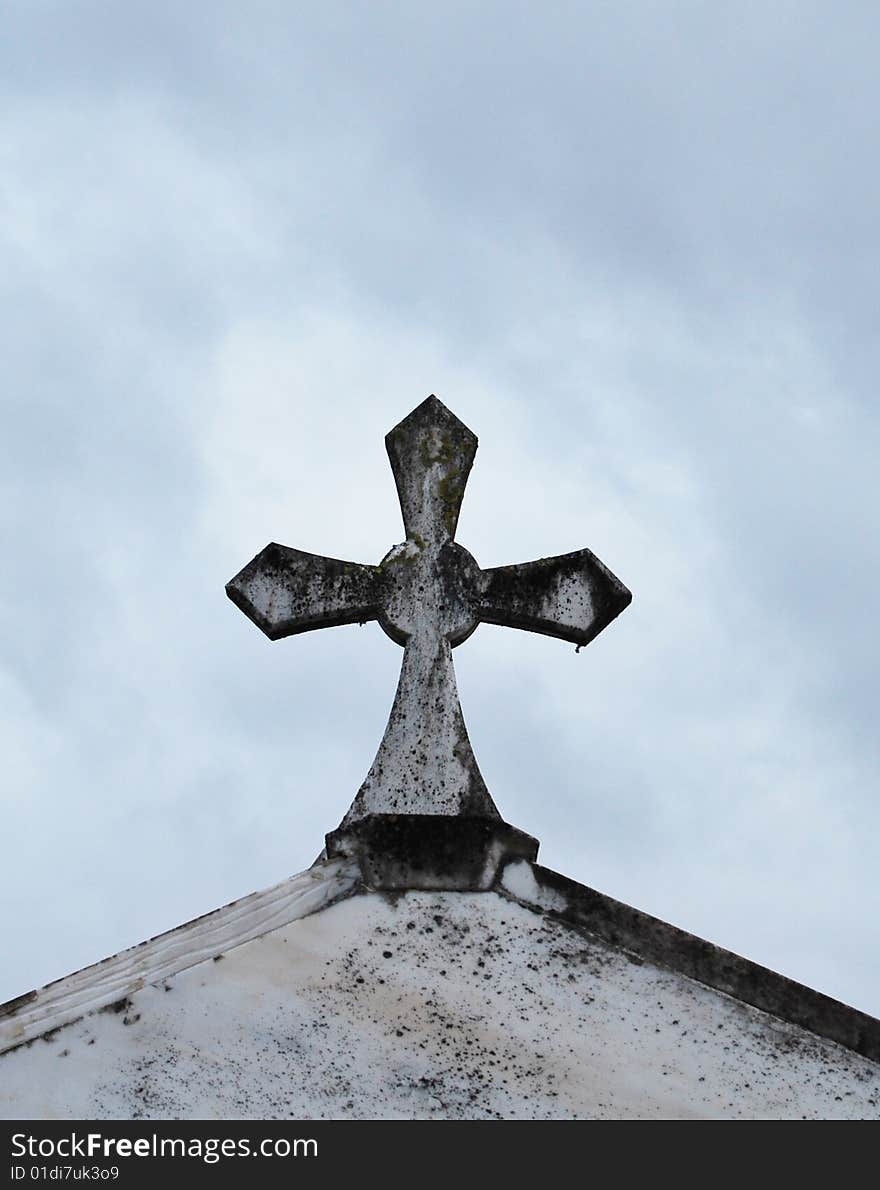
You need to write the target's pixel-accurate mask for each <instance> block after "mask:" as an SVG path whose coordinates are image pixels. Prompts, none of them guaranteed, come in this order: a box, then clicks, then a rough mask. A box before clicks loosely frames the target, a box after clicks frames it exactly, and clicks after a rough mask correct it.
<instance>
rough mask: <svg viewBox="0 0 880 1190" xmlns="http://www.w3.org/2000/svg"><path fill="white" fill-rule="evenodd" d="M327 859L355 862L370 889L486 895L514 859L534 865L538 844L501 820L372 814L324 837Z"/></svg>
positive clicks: (433, 815)
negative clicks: (500, 873)
mask: <svg viewBox="0 0 880 1190" xmlns="http://www.w3.org/2000/svg"><path fill="white" fill-rule="evenodd" d="M326 843H327V858H328V859H337V858H341V857H343V856H351V857H354V858H356V859H357V860H358V862H359V863H360V867H361V873H362V876H363V880H364V883H365V884H366V885H367V886H368V887H369V888H375V889H385V890H389V891H390V890H397V891H402V890H404V889H444V890H452V891H457V892H486V891H487V890H488V889H490V888H491V887H492V885H493V884H494V882H495V878H496V876H497V874H498V871H499V869H500V868H501V867H502V866H503V865H504V864H506V863H507V862H508V861H509V860H512V859H526V860H530V861H534V860H535V859H536V858H537V855H538V840H537V839H533V838H532V836H531V835H527V834H525V833H524V832H523V831H520V830H517V829H516V827H513V826H509V825H508V824H507V823H506V822H504V821H502V819H500V818H463V817H459V816H455V817H453V816H451V815H445V814H371V815H369V816H368V817H366V818H363V819H361V820H360V821H359V822H355V823H352V824H351V825H350V826H347V827H345V828H344V829H343V828H340V829H338V830H335V831H331V832H330V834H329V835H327V837H326Z"/></svg>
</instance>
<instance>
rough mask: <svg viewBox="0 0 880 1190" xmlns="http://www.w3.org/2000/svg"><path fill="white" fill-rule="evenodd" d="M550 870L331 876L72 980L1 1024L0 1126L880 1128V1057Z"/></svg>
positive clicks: (255, 901)
mask: <svg viewBox="0 0 880 1190" xmlns="http://www.w3.org/2000/svg"><path fill="white" fill-rule="evenodd" d="M541 872H542V869H538V868H536V867H534V866H532V865H528V864H524V863H518V864H515V865H510V866H509V868H508V870H507V871H506V873H505V875H504V878H503V883H502V886H501V889H500V891H494V892H483V893H467V892H407V893H397V894H379V893H371V892H368V891H364V890H363V889H362V888H358V885H357V871H356V869H354V868H353V867H352V865H351V864H343V863H336V864H329V865H321V866H320V867H318V868H316V869H312V870H311V871H309V872H306V873H303V874H302V875H300V876H297V877H294V878H292V880H290V881H287V882H285V883H284V884H282V885H279V886H277V887H276V888H275V889H271V890H268V891H267V892H266V893H260V894H255V896H254V897H249V898H245V899H244V900H243V901H239V902H236V903H235V904H234V905H232V906H229V907H227V909H225V910H220V911H218V913H216V914H210V915H208V916H207V917H205V918H201V919H199V920H198V921H196V922H192V923H189V924H188V925H187V926H183V927H181V928H180V929H179V930H175V931H172V932H171V933H170V934H168V935H165V936H163V937H162V938H158V939H154V940H153V941H151V942H149V943H145V944H144V945H143V946H142V947H138V948H135V949H134V950H132V951H127V952H125V953H124V954H123V955H119V956H117V957H116V958H114V959H110V960H107V961H106V962H105V963H101V964H97V965H96V966H95V967H93V968H89V969H88V970H87V971H84V972H80V973H78V974H77V975H74V976H70V977H68V978H67V979H65V980H61V981H59V982H58V983H56V984H53V985H50V986H49V988H47V989H44V990H43V991H42V992H38V993H36V994H35V995H34V996H33V997H32V998H31V999H30V1000H29V1001H28V1002H24V1003H21V1004H20V1005H19V1007H18V1008H15V1007H14V1006H13V1007H12V1011H11V1012H10V1013H8V1014H7V1018H6V1020H5V1021H4V1022H3V1023H2V1028H3V1033H2V1037H3V1039H4V1044H10V1043H11V1044H12V1045H15V1046H16V1048H14V1049H11V1050H9V1051H8V1052H7V1053H6V1054H5V1055H3V1056H2V1057H0V1115H3V1116H15V1115H19V1116H32V1117H36V1118H49V1117H61V1118H80V1117H84V1118H102V1117H104V1118H106V1117H116V1118H150V1117H153V1118H176V1117H192V1118H256V1119H260V1118H276V1117H284V1116H292V1117H298V1118H339V1117H345V1118H484V1117H490V1118H491V1117H503V1118H508V1119H513V1118H603V1117H607V1118H624V1117H638V1118H648V1117H655V1118H657V1117H661V1118H662V1117H667V1118H669V1117H675V1118H687V1117H712V1118H719V1117H720V1118H760V1117H771V1118H779V1117H795V1118H800V1117H802V1116H806V1117H808V1118H833V1117H842V1118H865V1117H869V1118H880V1065H878V1064H877V1063H875V1062H873V1061H870V1060H868V1059H866V1058H864V1057H862V1056H860V1055H859V1054H856V1053H854V1052H853V1051H852V1050H851V1049H847V1048H845V1047H844V1046H841V1045H839V1044H836V1043H835V1042H834V1041H831V1040H828V1039H826V1038H823V1037H820V1036H817V1035H816V1034H815V1033H813V1032H811V1031H809V1030H807V1029H804V1028H802V1027H799V1026H798V1025H795V1024H792V1023H790V1022H786V1021H783V1020H780V1019H779V1018H778V1017H776V1016H773V1015H770V1014H768V1013H766V1012H763V1011H761V1010H759V1009H757V1008H754V1007H752V1006H750V1005H747V1004H744V1003H742V1002H741V1001H739V1000H737V999H735V998H733V997H731V996H728V995H725V994H724V993H722V992H720V991H718V990H717V989H714V988H710V987H707V986H705V985H704V984H702V983H700V982H699V981H697V980H695V979H692V978H690V977H688V976H687V975H684V974H682V973H681V972H680V971H675V970H670V969H669V968H668V967H664V965H663V964H662V963H657V962H652V961H646V960H645V959H644V958H642V957H640V956H639V955H638V954H635V953H634V952H633V951H632V950H631V949H629V948H627V947H624V946H621V945H615V944H613V943H609V942H608V941H607V940H605V939H602V938H601V937H599V936H598V935H596V934H594V933H591V932H589V931H585V930H584V929H582V928H578V927H576V926H574V925H572V923H571V922H570V921H568V920H566V918H565V914H566V913H568V912H569V910H570V906H568V905H567V904H566V893H565V892H564V891H560V889H559V888H555V889H554V888H553V887H551V886H550V884H549V883H548V882H546V881H542V880H541V878H540V874H541ZM560 879H561V878H560ZM352 892H355V893H356V895H348V894H349V893H352ZM513 897H516V898H519V899H518V900H514V899H512V898H513ZM633 912H634V911H633ZM670 928H671V927H670ZM722 953H723V952H722ZM221 956H222V957H221ZM795 986H796V985H795ZM102 1009H103V1011H102ZM844 1011H847V1010H844ZM65 1021H66V1022H67V1023H66V1024H65V1023H64V1022H65ZM59 1026H60V1027H59ZM47 1028H48V1029H51V1030H53V1031H52V1032H50V1033H49V1034H48V1036H45V1038H44V1034H45V1030H46V1029H47ZM28 1039H30V1040H28ZM22 1041H24V1042H25V1044H20V1042H22Z"/></svg>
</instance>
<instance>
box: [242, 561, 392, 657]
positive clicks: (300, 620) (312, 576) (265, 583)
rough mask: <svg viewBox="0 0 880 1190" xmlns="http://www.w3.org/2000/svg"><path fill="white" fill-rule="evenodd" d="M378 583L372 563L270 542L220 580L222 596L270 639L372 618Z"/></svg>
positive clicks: (377, 607)
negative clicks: (223, 582) (226, 579)
mask: <svg viewBox="0 0 880 1190" xmlns="http://www.w3.org/2000/svg"><path fill="white" fill-rule="evenodd" d="M379 587H380V573H379V568H378V567H376V566H361V565H360V564H358V563H357V562H341V561H340V560H339V559H338V558H322V557H321V556H320V555H319V554H307V553H304V552H303V551H302V550H294V549H290V548H289V547H288V546H286V545H276V544H275V543H274V542H272V543H271V544H270V545H267V546H266V548H265V549H264V550H261V551H260V553H259V554H257V556H256V557H255V558H254V559H253V560H252V561H251V562H248V564H247V566H245V567H244V569H243V570H240V571H239V572H238V574H237V575H236V576H235V578H233V579H231V580H230V581H229V582H228V583H227V584H226V594H227V595H228V596H229V598H230V599H231V600H232V602H233V603H234V604H235V605H236V607H239V608H241V610H242V611H243V612H244V614H245V615H246V616H248V617H250V619H251V620H253V622H254V623H255V624H256V625H257V627H258V628H260V629H262V631H263V632H265V634H266V636H268V637H269V639H270V640H280V639H281V637H283V636H293V635H295V634H296V633H298V632H311V631H312V629H314V628H333V627H335V626H336V625H338V624H357V623H361V624H362V623H364V622H365V621H367V620H375V619H376V617H377V615H378V612H379Z"/></svg>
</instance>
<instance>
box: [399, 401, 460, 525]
mask: <svg viewBox="0 0 880 1190" xmlns="http://www.w3.org/2000/svg"><path fill="white" fill-rule="evenodd" d="M385 449H386V450H387V451H388V459H389V461H390V463H391V470H392V472H393V474H394V482H395V484H396V485H397V495H398V497H399V498H400V509H401V512H402V513H403V524H404V528H405V530H406V536H407V538H408V539H409V540H410V541H415V542H417V543H418V542H421V543H422V544H423V545H424V544H428V545H437V546H439V545H442V544H443V543H444V542H446V541H451V540H452V539H453V538H454V537H455V530H456V528H457V526H458V514H459V512H460V511H461V502H462V499H463V497H464V489H465V484H466V483H467V480H468V475H469V474H470V470H471V467H472V466H473V463H474V457H475V455H476V453H477V436H476V434H474V433H472V432H471V431H470V430H469V429H468V428H467V426H466V425H465V424H464V422H461V421H459V419H458V418H457V417H456V416H455V414H454V413H451V412H450V411H449V410H448V409H447V408H446V406H445V405H444V404H443V402H442V401H438V400H437V398H436V397H435V396H430V397H428V398H427V399H426V400H424V401H422V403H421V405H418V406H416V408H415V409H414V410H413V411H412V413H411V414H410V415H409V416H408V417H405V418H404V419H403V421H402V422H400V423H399V424H398V425H396V426H395V427H394V429H393V430H392V431H391V432H390V433H389V434H387V435H386V436H385Z"/></svg>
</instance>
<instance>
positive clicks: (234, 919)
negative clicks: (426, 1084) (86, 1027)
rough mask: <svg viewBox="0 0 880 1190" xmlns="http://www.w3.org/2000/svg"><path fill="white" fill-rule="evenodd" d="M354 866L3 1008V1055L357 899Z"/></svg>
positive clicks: (297, 881)
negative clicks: (149, 986) (353, 897)
mask: <svg viewBox="0 0 880 1190" xmlns="http://www.w3.org/2000/svg"><path fill="white" fill-rule="evenodd" d="M360 878H361V877H360V869H359V867H358V865H357V863H356V862H354V861H353V860H333V861H331V862H329V863H326V864H322V865H321V866H320V867H315V868H309V869H308V870H307V871H305V872H301V873H299V875H296V876H291V877H290V878H289V879H287V880H283V881H282V882H281V883H280V884H276V885H273V887H272V888H267V889H264V890H263V891H262V892H256V893H251V894H250V895H249V896H246V897H242V898H241V899H240V900H238V901H233V902H232V903H231V904H229V905H225V906H224V907H223V908H221V909H215V910H214V911H213V912H211V913H206V914H205V915H204V916H203V917H197V918H195V919H194V920H193V921H190V922H187V923H186V924H185V925H182V926H178V927H177V928H176V929H173V930H169V931H168V932H167V933H165V934H159V935H158V936H157V937H155V938H151V939H150V940H149V941H148V942H142V943H141V944H140V945H139V946H133V947H131V948H130V949H129V950H123V951H121V952H120V953H119V954H117V955H113V957H112V958H109V959H104V960H103V961H102V962H99V963H94V964H93V965H92V966H90V967H84V968H83V969H82V970H81V971H77V972H75V973H74V974H72V975H67V976H65V977H64V978H63V979H58V980H56V981H55V982H54V983H50V984H47V985H46V987H44V988H40V989H39V990H38V991H33V992H26V993H25V995H23V996H18V997H17V998H16V999H14V1000H10V1001H9V1002H8V1003H6V1004H3V1005H0V1053H3V1052H4V1051H5V1050H9V1049H14V1048H15V1047H16V1046H19V1045H24V1044H25V1043H26V1042H28V1041H33V1040H34V1038H37V1037H42V1036H44V1035H45V1034H46V1033H49V1032H52V1031H53V1030H55V1029H60V1028H61V1027H62V1026H64V1025H69V1024H71V1023H72V1022H73V1021H76V1020H79V1019H80V1018H81V1017H84V1016H86V1015H87V1014H88V1013H90V1012H96V1011H97V1010H98V1009H101V1008H106V1007H108V1005H111V1004H116V1003H118V1002H119V1001H120V1000H124V999H125V998H126V997H128V996H130V995H131V994H132V993H133V992H136V991H138V990H139V989H140V988H142V987H145V986H146V985H147V984H155V983H160V982H161V981H162V980H163V979H169V978H170V977H171V976H172V975H177V974H178V973H179V972H181V971H185V970H186V969H187V967H194V966H196V964H197V963H202V962H204V961H205V960H206V959H213V958H216V957H217V956H218V955H221V954H223V953H224V952H225V951H228V950H232V949H233V947H236V946H241V945H242V943H244V942H251V941H253V939H255V938H260V937H262V935H263V934H267V933H269V931H270V930H276V929H279V928H280V927H281V926H286V925H288V924H289V923H290V922H292V921H296V920H297V919H298V918H301V917H308V916H310V915H311V914H312V913H317V912H319V910H321V909H325V908H326V907H327V906H328V905H332V904H334V903H335V902H336V901H340V900H342V899H343V898H344V897H347V896H350V895H351V894H352V893H353V892H354V891H355V890H356V888H357V887H358V885H359V884H360Z"/></svg>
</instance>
